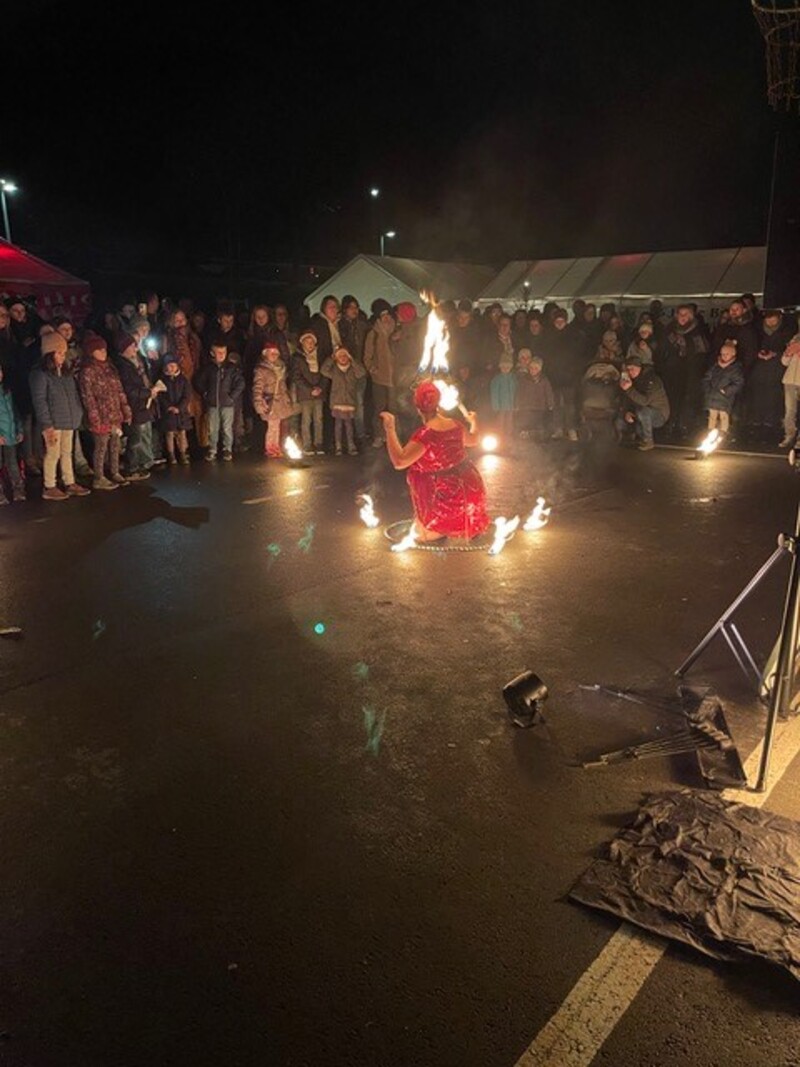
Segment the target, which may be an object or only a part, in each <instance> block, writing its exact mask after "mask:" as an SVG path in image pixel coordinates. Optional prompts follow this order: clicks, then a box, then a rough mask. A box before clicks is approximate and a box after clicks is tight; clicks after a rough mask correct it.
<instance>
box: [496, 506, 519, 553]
mask: <svg viewBox="0 0 800 1067" xmlns="http://www.w3.org/2000/svg"><path fill="white" fill-rule="evenodd" d="M518 526H519V515H515V516H514V518H513V519H506V518H504V516H502V515H500V516H498V517H497V518H496V519H495V520H494V541H492V545H491V548H490V549H489V555H490V556H499V555H500V553H501V552H502V551H503V549H504V548H505V547H506V545H507V543H508V542H509V541H510V540H511V538H512V537H513V535H514V534H515V533H516V530H517V527H518Z"/></svg>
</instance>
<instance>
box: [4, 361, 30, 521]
mask: <svg viewBox="0 0 800 1067" xmlns="http://www.w3.org/2000/svg"><path fill="white" fill-rule="evenodd" d="M21 440H22V431H21V430H20V420H19V418H18V417H17V413H16V411H15V410H14V403H13V401H12V399H11V393H10V392H9V388H8V383H7V382H5V381H4V375H3V367H2V364H0V467H3V468H5V472H6V477H7V478H8V480H9V482H10V483H11V493H12V499H13V501H14V503H16V502H17V501H18V500H24V499H25V484H24V482H23V481H22V475H21V474H20V472H19V459H18V458H17V445H18V444H19V443H20V441H21ZM8 502H9V501H8V497H7V496H6V494H5V492H4V491H3V487H2V486H0V504H7V503H8Z"/></svg>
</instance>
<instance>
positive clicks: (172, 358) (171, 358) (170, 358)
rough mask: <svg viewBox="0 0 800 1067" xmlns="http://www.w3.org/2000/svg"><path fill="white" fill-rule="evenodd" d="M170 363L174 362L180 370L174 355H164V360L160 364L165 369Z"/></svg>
mask: <svg viewBox="0 0 800 1067" xmlns="http://www.w3.org/2000/svg"><path fill="white" fill-rule="evenodd" d="M171 364H174V365H175V366H176V367H177V368H178V370H180V367H181V365H180V363H179V362H178V360H177V359H176V358H175V356H164V362H163V363H162V364H161V366H162V367H163V368H164V370H166V369H167V367H169V366H170V365H171Z"/></svg>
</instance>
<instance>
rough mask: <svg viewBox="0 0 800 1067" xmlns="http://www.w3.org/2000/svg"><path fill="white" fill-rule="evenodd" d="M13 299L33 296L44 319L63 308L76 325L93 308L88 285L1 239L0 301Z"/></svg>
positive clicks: (80, 279)
mask: <svg viewBox="0 0 800 1067" xmlns="http://www.w3.org/2000/svg"><path fill="white" fill-rule="evenodd" d="M10 296H19V297H24V298H26V299H27V298H29V297H32V298H33V299H34V300H35V302H36V307H37V309H38V311H39V312H40V313H41V314H42V317H43V318H49V317H50V316H51V315H52V314H53V312H54V311H55V310H56V309H57V308H63V309H64V314H66V315H69V317H70V318H71V319H72V320H73V321H74V322H76V323H81V322H83V320H84V319H85V318H86V315H87V314H88V312H89V310H90V308H91V306H92V291H91V289H90V287H89V283H88V282H85V281H84V280H83V279H82V278H76V277H75V276H74V275H72V274H67V272H66V271H64V270H60V269H59V268H58V267H53V266H51V265H50V264H49V263H45V261H44V260H43V259H37V257H36V256H32V255H31V254H30V252H25V251H24V250H23V249H22V248H17V246H16V245H12V244H9V242H8V241H4V240H3V239H2V238H0V298H2V299H3V300H6V299H8V297H10Z"/></svg>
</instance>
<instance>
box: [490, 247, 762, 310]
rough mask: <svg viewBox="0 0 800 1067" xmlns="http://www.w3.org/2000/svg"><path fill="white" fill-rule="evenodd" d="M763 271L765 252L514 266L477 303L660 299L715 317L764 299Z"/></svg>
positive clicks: (632, 303) (631, 303)
mask: <svg viewBox="0 0 800 1067" xmlns="http://www.w3.org/2000/svg"><path fill="white" fill-rule="evenodd" d="M765 265H766V248H764V247H743V248H711V249H702V250H698V251H689V252H636V253H633V254H629V255H617V256H580V257H578V258H575V259H538V260H516V261H514V262H512V263H509V264H507V265H506V266H505V267H504V268H503V270H502V271H500V273H499V274H498V275H497V277H496V278H494V279H493V280H492V281H491V282H490V283H489V285H487V286H486V288H485V289H484V290H483V291H482V292H481V293H480V295H479V296H478V300H477V303H478V305H479V306H480V307H481V308H485V307H487V306H488V305H489V304H492V303H494V302H496V301H497V302H499V303H501V304H502V305H503V307H505V308H506V309H508V310H510V309H512V308H514V307H522V306H525V305H526V304H527V305H529V306H533V307H537V306H539V307H540V306H541V305H542V304H545V303H546V302H547V301H548V300H554V301H556V302H558V303H559V304H562V305H567V306H568V305H569V304H570V303H571V301H573V300H576V299H577V298H578V297H580V298H581V299H583V300H587V301H592V302H593V303H596V304H601V303H604V302H605V301H613V302H614V303H616V304H617V305H618V306H619V307H622V308H625V307H630V308H636V307H643V306H645V305H647V304H648V303H649V302H650V301H651V300H655V299H658V300H662V301H663V302H664V305H665V306H666V307H674V306H675V305H676V304H679V303H681V302H682V301H684V300H687V301H693V302H694V303H696V304H698V305H699V306H700V307H701V308H702V309H704V310H707V311H711V310H713V309H714V308H720V307H723V306H724V305H725V304H727V303H729V302H730V300H731V299H732V298H733V297H735V296H740V295H741V294H742V293H754V294H755V295H756V297H761V296H762V295H763V291H764V270H765Z"/></svg>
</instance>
